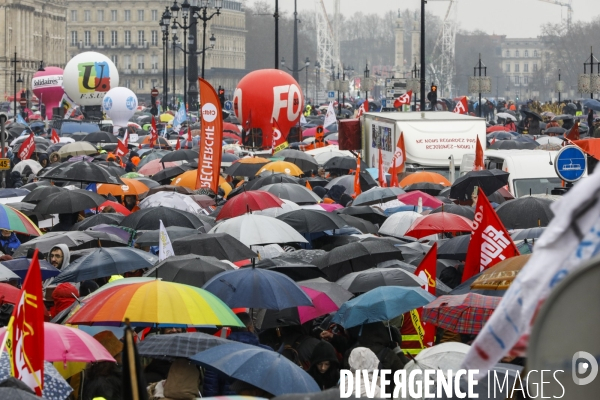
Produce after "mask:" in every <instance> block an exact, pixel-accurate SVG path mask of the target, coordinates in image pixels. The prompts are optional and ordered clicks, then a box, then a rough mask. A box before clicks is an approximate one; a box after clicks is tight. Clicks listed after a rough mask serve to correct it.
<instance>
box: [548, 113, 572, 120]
mask: <svg viewBox="0 0 600 400" xmlns="http://www.w3.org/2000/svg"><path fill="white" fill-rule="evenodd" d="M573 118H574V117H573V116H572V115H570V114H560V115H557V116H555V117H554V118H552V121H566V120H572V119H573Z"/></svg>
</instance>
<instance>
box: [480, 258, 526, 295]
mask: <svg viewBox="0 0 600 400" xmlns="http://www.w3.org/2000/svg"><path fill="white" fill-rule="evenodd" d="M529 257H531V254H525V255H522V256H516V257H511V258H507V259H506V260H504V261H500V262H499V263H498V264H496V265H494V266H493V267H491V268H489V269H487V270H485V271H484V272H483V273H482V274H481V275H479V278H477V279H476V280H475V281H474V282H473V283H472V284H471V289H487V290H506V289H508V287H509V286H510V284H511V283H512V281H514V280H515V277H516V276H517V274H518V273H519V272H520V271H521V269H522V268H523V266H525V264H527V261H529Z"/></svg>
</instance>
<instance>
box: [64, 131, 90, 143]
mask: <svg viewBox="0 0 600 400" xmlns="http://www.w3.org/2000/svg"><path fill="white" fill-rule="evenodd" d="M87 135H89V132H75V133H72V134H70V135H68V136H67V137H70V138H71V139H73V140H74V141H76V142H81V141H83V140H84V139H85V138H86V136H87Z"/></svg>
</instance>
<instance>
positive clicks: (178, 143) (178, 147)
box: [175, 136, 181, 150]
mask: <svg viewBox="0 0 600 400" xmlns="http://www.w3.org/2000/svg"><path fill="white" fill-rule="evenodd" d="M179 149H181V142H180V141H179V136H177V144H176V145H175V150H179Z"/></svg>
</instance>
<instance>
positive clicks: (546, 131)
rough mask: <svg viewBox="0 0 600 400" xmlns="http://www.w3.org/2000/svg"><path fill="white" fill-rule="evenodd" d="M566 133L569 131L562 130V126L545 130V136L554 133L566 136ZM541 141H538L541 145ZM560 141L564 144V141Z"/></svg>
mask: <svg viewBox="0 0 600 400" xmlns="http://www.w3.org/2000/svg"><path fill="white" fill-rule="evenodd" d="M566 131H567V130H566V129H565V128H561V127H560V126H553V127H552V128H548V129H544V134H549V133H552V134H554V135H564V134H565V132H566ZM540 139H541V138H538V139H536V141H537V142H538V143H539V140H540ZM544 139H545V138H544ZM548 139H550V138H548ZM560 141H561V142H562V141H563V140H562V139H560ZM544 144H547V143H544Z"/></svg>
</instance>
